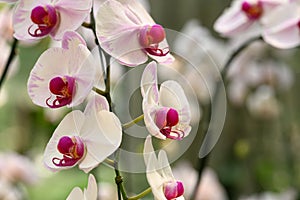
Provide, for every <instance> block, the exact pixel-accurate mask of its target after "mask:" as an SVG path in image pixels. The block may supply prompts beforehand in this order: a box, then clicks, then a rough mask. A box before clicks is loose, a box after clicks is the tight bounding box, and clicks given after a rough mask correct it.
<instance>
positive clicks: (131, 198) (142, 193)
mask: <svg viewBox="0 0 300 200" xmlns="http://www.w3.org/2000/svg"><path fill="white" fill-rule="evenodd" d="M151 191H152V189H151V187H149V188H147V189H146V190H144V191H143V192H141V193H140V194H138V195H136V196H133V197H129V198H127V200H138V199H141V198H143V197H144V196H146V195H147V194H149V193H150V192H151Z"/></svg>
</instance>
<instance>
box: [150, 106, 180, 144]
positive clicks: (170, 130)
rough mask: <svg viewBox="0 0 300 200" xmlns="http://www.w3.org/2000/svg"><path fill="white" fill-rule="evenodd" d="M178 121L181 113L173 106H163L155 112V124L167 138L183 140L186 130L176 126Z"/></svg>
mask: <svg viewBox="0 0 300 200" xmlns="http://www.w3.org/2000/svg"><path fill="white" fill-rule="evenodd" d="M178 123H179V114H178V112H177V110H175V109H173V108H167V107H163V108H160V109H159V110H157V111H156V113H155V124H156V126H157V127H158V128H159V129H160V132H161V133H162V134H163V135H165V136H166V137H167V138H170V139H174V140H181V139H182V138H183V137H184V132H183V131H182V130H180V129H179V128H178V127H175V126H176V125H177V124H178Z"/></svg>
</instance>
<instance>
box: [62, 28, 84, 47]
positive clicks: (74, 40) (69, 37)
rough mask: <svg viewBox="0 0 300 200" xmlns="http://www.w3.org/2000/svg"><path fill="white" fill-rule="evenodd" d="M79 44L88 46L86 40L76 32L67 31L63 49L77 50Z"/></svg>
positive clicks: (63, 38)
mask: <svg viewBox="0 0 300 200" xmlns="http://www.w3.org/2000/svg"><path fill="white" fill-rule="evenodd" d="M79 44H82V45H84V46H86V42H85V40H84V39H83V38H82V37H81V35H79V34H78V33H77V32H75V31H66V32H65V33H64V35H63V37H62V48H63V49H72V48H73V49H74V48H75V49H76V48H77V47H78V46H79Z"/></svg>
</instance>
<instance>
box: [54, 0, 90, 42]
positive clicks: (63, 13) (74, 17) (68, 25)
mask: <svg viewBox="0 0 300 200" xmlns="http://www.w3.org/2000/svg"><path fill="white" fill-rule="evenodd" d="M55 8H56V9H57V11H58V12H59V15H60V23H59V26H58V28H57V30H56V31H55V32H51V33H50V35H51V36H52V37H53V38H54V39H56V40H61V39H62V37H63V34H64V32H65V31H66V30H73V31H75V30H76V29H77V28H79V27H80V26H81V24H82V23H83V22H84V20H85V19H86V17H87V16H88V14H89V10H71V9H69V8H67V7H57V6H55Z"/></svg>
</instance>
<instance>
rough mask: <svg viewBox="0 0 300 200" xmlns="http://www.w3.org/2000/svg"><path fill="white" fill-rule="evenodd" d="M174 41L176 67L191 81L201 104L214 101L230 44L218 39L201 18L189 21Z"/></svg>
mask: <svg viewBox="0 0 300 200" xmlns="http://www.w3.org/2000/svg"><path fill="white" fill-rule="evenodd" d="M181 33H182V34H178V36H177V37H176V40H175V41H174V50H173V51H174V53H175V54H176V55H177V56H179V58H177V59H176V61H175V62H174V64H173V65H172V68H174V66H175V67H176V70H177V71H179V72H180V73H181V74H183V75H184V76H185V77H187V79H188V80H189V83H190V84H191V86H192V87H193V89H194V92H195V93H196V95H197V97H198V98H199V99H200V101H201V103H207V102H209V100H210V93H213V91H214V88H215V84H216V82H217V80H216V79H217V77H218V75H219V74H220V72H219V71H220V70H221V69H222V66H223V65H224V63H225V62H226V60H227V58H228V55H229V51H228V48H227V45H226V44H225V43H224V42H223V41H221V40H218V39H216V38H214V37H213V36H212V35H211V33H210V32H209V30H208V29H206V28H205V27H203V26H202V25H201V24H200V23H199V22H198V21H197V20H195V19H193V20H190V21H188V22H187V23H186V24H185V25H184V27H183V28H182V30H181Z"/></svg>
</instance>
